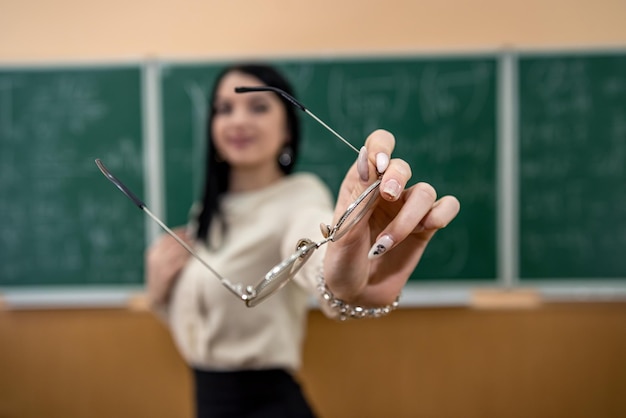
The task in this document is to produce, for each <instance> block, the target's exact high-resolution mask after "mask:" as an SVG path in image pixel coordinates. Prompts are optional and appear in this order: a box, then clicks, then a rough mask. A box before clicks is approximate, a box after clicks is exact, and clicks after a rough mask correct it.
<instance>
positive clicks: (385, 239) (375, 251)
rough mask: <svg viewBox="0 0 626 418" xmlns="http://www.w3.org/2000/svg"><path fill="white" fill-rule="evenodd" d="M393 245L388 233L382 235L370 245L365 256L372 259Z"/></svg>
mask: <svg viewBox="0 0 626 418" xmlns="http://www.w3.org/2000/svg"><path fill="white" fill-rule="evenodd" d="M392 246H393V240H392V239H391V237H390V236H389V235H383V236H382V237H380V238H378V241H376V243H375V244H374V245H373V246H372V249H371V250H370V252H369V254H367V258H369V259H370V260H371V259H374V258H377V257H380V256H381V255H383V254H384V253H386V252H387V250H389V249H390V248H391V247H392Z"/></svg>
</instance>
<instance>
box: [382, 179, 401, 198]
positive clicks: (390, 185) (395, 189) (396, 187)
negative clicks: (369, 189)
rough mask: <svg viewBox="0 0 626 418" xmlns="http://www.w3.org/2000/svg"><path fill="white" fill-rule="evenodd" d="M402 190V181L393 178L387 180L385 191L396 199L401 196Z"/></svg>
mask: <svg viewBox="0 0 626 418" xmlns="http://www.w3.org/2000/svg"><path fill="white" fill-rule="evenodd" d="M401 191H402V187H400V183H398V182H397V181H396V180H393V179H391V180H389V181H387V182H386V183H385V185H384V186H383V193H387V194H388V195H389V196H391V197H392V198H394V199H395V198H397V197H398V196H400V192H401Z"/></svg>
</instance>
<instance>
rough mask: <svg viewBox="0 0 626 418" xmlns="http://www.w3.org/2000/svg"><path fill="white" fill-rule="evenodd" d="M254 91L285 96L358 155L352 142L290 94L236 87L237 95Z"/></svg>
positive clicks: (257, 88)
mask: <svg viewBox="0 0 626 418" xmlns="http://www.w3.org/2000/svg"><path fill="white" fill-rule="evenodd" d="M254 91H273V92H274V93H277V94H280V95H281V96H283V97H284V98H285V99H287V100H288V101H290V102H291V103H292V104H293V105H294V106H296V107H297V108H298V109H300V110H302V111H303V112H304V113H306V114H307V115H309V116H311V117H312V118H313V119H315V120H316V121H317V123H319V124H320V125H322V126H323V127H324V128H326V129H328V130H329V131H330V132H332V134H333V135H335V136H336V137H337V138H339V139H340V140H341V141H342V142H343V143H345V144H346V145H347V146H349V147H350V148H352V149H353V150H354V152H356V153H357V154H358V153H359V150H358V149H356V148H355V147H354V145H352V144H351V143H350V142H348V140H347V139H345V138H344V137H342V136H341V135H339V134H338V133H337V132H336V131H335V130H334V129H333V128H331V127H330V126H328V125H327V124H326V123H325V122H324V121H323V120H321V119H320V118H318V117H317V116H315V114H313V112H311V111H310V110H309V109H307V108H306V107H304V105H303V104H302V103H300V102H299V101H297V100H296V98H295V97H293V96H292V95H290V94H289V93H287V92H285V91H283V90H281V89H279V88H276V87H271V86H260V87H235V93H249V92H254Z"/></svg>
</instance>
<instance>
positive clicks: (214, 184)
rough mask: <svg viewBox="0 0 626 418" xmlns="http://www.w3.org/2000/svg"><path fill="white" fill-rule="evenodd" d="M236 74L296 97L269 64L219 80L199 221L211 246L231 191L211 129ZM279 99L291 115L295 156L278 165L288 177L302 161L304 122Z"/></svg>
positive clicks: (242, 68)
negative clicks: (225, 84) (227, 81)
mask: <svg viewBox="0 0 626 418" xmlns="http://www.w3.org/2000/svg"><path fill="white" fill-rule="evenodd" d="M232 72H240V73H244V74H247V75H251V76H253V77H255V78H257V79H259V80H260V81H261V82H262V83H263V84H265V85H266V86H270V87H276V88H279V89H281V90H284V91H285V92H287V93H289V94H290V95H292V96H293V95H294V94H293V89H292V87H291V85H290V84H289V82H288V81H287V79H286V78H285V77H284V76H283V75H282V74H281V73H280V72H278V70H277V69H275V68H274V67H272V66H270V65H267V64H260V63H259V64H256V63H248V64H236V65H232V66H230V67H227V68H225V69H224V70H223V71H222V72H221V73H220V74H219V76H218V77H217V79H216V80H215V83H214V85H213V90H212V93H211V102H210V103H209V114H208V117H207V130H206V131H207V154H206V163H205V164H206V175H205V185H204V190H203V193H202V208H201V211H200V213H199V214H198V218H197V223H198V231H197V238H198V239H200V240H204V241H206V242H207V243H208V244H211V243H210V242H209V241H210V239H209V230H210V227H211V222H212V221H213V219H214V218H215V216H216V215H219V214H220V199H221V197H222V195H223V194H224V193H226V191H227V190H228V187H229V179H230V165H229V164H228V163H227V162H226V161H223V160H220V159H217V158H216V155H217V151H216V149H215V144H214V143H213V138H212V136H211V131H212V129H211V127H212V125H213V117H214V115H215V96H216V94H217V89H218V87H219V84H220V83H221V81H222V79H223V78H224V76H226V75H227V74H229V73H232ZM267 94H275V93H267ZM278 97H280V99H281V102H282V104H283V106H284V108H285V113H286V115H287V129H288V131H289V138H290V140H291V141H290V143H289V146H290V147H291V149H292V153H293V155H292V158H291V162H290V163H289V164H287V165H282V164H278V161H277V162H276V164H278V166H279V167H280V169H281V170H282V171H283V173H285V174H286V175H287V174H290V173H291V172H292V171H293V167H294V164H295V162H296V160H297V157H298V149H299V145H300V120H299V118H298V115H297V109H296V108H295V107H294V106H293V105H292V104H291V103H289V102H288V101H287V100H285V99H284V98H283V97H282V96H280V95H278ZM222 228H223V232H225V228H226V225H225V224H222Z"/></svg>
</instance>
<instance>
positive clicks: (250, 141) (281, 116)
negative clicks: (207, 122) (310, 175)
mask: <svg viewBox="0 0 626 418" xmlns="http://www.w3.org/2000/svg"><path fill="white" fill-rule="evenodd" d="M263 85H264V84H263V83H261V81H260V80H259V79H257V78H255V77H253V76H251V75H248V74H244V73H241V72H231V73H228V74H226V75H225V76H224V77H223V78H222V80H221V82H220V84H219V86H218V88H217V92H216V93H217V94H216V96H215V103H214V115H213V123H212V126H211V135H212V137H213V142H214V144H215V148H216V149H217V152H218V154H219V157H220V158H221V159H223V160H224V161H226V162H228V163H229V164H230V165H231V167H233V168H234V169H261V168H268V167H269V165H272V166H274V168H277V167H278V165H277V164H278V163H277V158H278V154H279V153H280V150H281V149H282V147H283V146H284V145H285V143H287V142H289V141H288V140H289V138H288V135H289V134H288V129H287V115H286V111H285V108H284V106H283V103H282V102H281V100H280V99H279V98H278V97H277V96H276V95H275V94H273V93H268V92H258V93H255V92H252V93H245V94H241V93H235V87H240V86H246V87H254V86H263Z"/></svg>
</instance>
